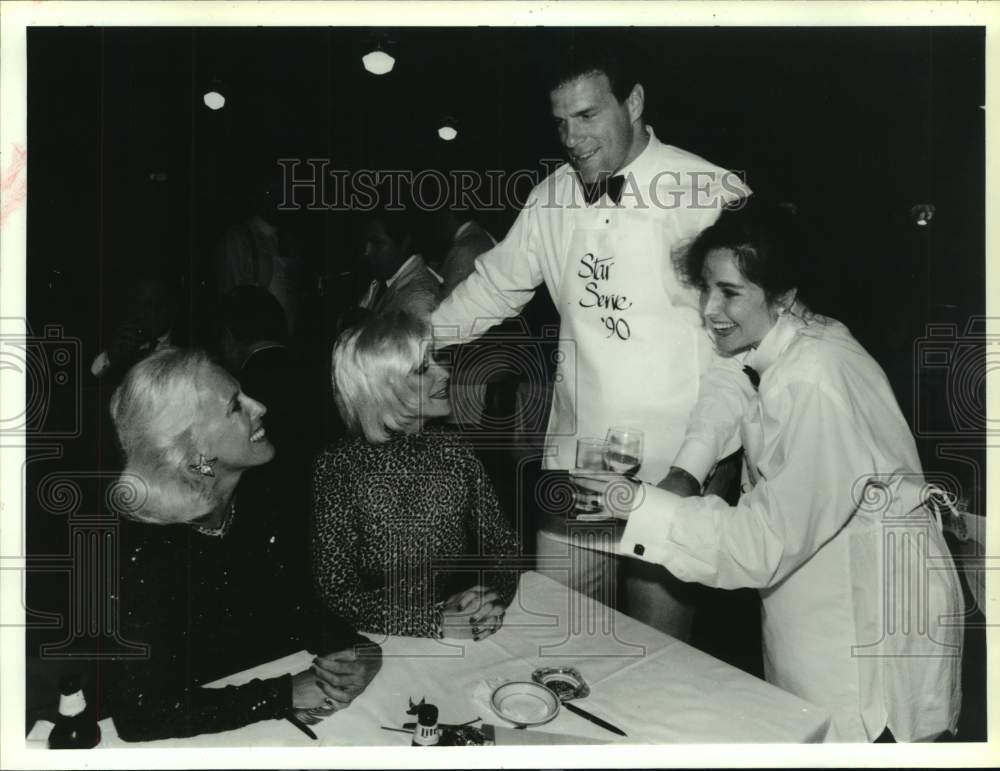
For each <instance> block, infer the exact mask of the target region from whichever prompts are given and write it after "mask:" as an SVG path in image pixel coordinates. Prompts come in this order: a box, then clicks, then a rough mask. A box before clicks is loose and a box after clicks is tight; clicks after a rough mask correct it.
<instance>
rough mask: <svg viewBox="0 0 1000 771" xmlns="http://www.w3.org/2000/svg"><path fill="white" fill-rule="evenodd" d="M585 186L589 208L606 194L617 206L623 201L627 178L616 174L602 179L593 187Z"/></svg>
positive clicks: (584, 192)
mask: <svg viewBox="0 0 1000 771" xmlns="http://www.w3.org/2000/svg"><path fill="white" fill-rule="evenodd" d="M581 184H582V185H583V197H584V199H585V200H586V201H587V206H593V205H594V204H595V203H596V202H597V201H599V200H600V198H601V196H602V195H604V194H605V193H607V194H608V198H610V199H611V200H612V201H613V202H614V203H615V204H617V203H619V202H620V201H621V200H622V188H623V187H624V186H625V177H624V175H622V174H615V176H613V177H601V178H600V179H599V180H597V181H596V182H594V183H593V184H592V185H587V184H584V183H583V182H582V181H581Z"/></svg>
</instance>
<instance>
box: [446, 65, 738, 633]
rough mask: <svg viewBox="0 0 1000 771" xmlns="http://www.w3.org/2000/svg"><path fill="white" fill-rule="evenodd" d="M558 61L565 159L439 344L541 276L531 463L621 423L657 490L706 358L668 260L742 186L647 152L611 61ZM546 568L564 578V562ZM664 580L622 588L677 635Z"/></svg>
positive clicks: (641, 614) (508, 307) (692, 308)
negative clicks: (637, 438)
mask: <svg viewBox="0 0 1000 771" xmlns="http://www.w3.org/2000/svg"><path fill="white" fill-rule="evenodd" d="M564 62H565V63H564V65H563V66H562V67H561V68H560V70H559V72H558V73H557V74H556V76H555V77H553V78H552V79H551V84H552V88H551V89H550V92H549V95H550V101H551V109H552V116H553V118H554V120H555V124H556V128H557V130H558V132H559V138H560V141H561V142H562V144H563V147H564V148H565V149H566V152H567V155H568V157H569V163H568V164H564V165H563V166H561V167H559V168H558V169H557V170H556V171H555V172H554V173H552V174H551V175H549V176H548V177H547V178H546V179H545V180H544V181H543V182H542V183H541V184H540V185H538V186H537V187H536V188H535V189H534V190H533V191H532V193H531V195H530V196H529V198H528V201H527V203H526V205H525V207H524V209H523V210H522V211H521V213H520V215H519V216H518V218H517V221H516V222H515V223H514V225H513V227H512V228H511V230H510V232H509V233H508V235H507V237H506V238H505V239H504V240H503V241H502V242H501V243H500V244H499V245H497V246H496V247H495V248H494V249H491V250H490V251H489V252H486V253H485V254H483V255H482V256H480V257H479V258H478V259H477V261H476V269H475V271H474V272H473V273H472V274H471V275H470V276H469V277H468V278H467V279H466V280H465V281H464V282H463V283H462V284H460V285H459V286H458V287H456V288H455V290H454V291H453V292H452V293H451V295H450V296H449V297H448V298H447V299H446V300H444V302H442V304H441V305H440V307H439V308H438V309H437V311H435V313H434V314H433V316H432V322H433V324H434V327H435V335H436V338H437V340H438V344H439V345H447V344H450V343H460V342H465V341H467V340H470V339H473V338H475V337H476V336H478V335H480V334H482V333H483V332H484V331H485V329H487V328H488V327H490V326H492V325H493V324H496V323H498V322H499V321H501V320H502V319H504V318H507V317H510V316H513V315H516V314H517V313H518V312H519V311H520V310H521V308H523V307H524V305H525V304H526V303H527V302H528V301H529V300H530V299H531V297H532V295H533V293H534V290H535V288H536V287H537V286H539V285H540V284H541V283H542V282H544V283H545V284H546V285H547V287H548V289H549V292H550V294H551V296H552V298H553V301H554V302H555V305H556V307H557V309H558V310H559V313H560V318H561V329H560V351H559V364H558V371H557V374H556V378H555V385H554V394H553V404H552V409H551V413H550V417H549V424H548V430H547V437H546V445H547V449H546V455H545V458H544V461H543V463H544V466H545V467H546V468H549V469H569V468H571V467H572V466H573V465H574V462H575V445H576V440H577V438H578V437H583V436H599V437H603V436H604V435H605V433H606V432H607V430H608V428H609V427H610V426H612V425H631V426H635V427H637V428H640V429H642V430H643V431H644V433H645V449H644V457H643V462H642V467H641V469H640V471H639V472H638V476H639V477H640V478H642V479H644V480H647V481H651V482H659V481H660V480H661V479H663V478H664V477H665V476H666V474H667V472H668V470H669V468H670V465H671V462H672V461H673V460H674V456H675V455H676V453H677V450H678V449H679V447H680V444H681V440H682V439H683V437H684V430H685V427H686V426H687V423H688V419H689V418H690V416H691V411H692V409H693V407H694V405H695V401H696V399H697V396H698V390H699V379H700V375H701V373H702V372H703V371H704V370H705V369H706V367H707V366H708V365H709V364H710V363H711V362H712V361H713V360H714V359H715V358H716V357H715V354H714V352H713V350H712V346H711V343H710V341H709V340H708V337H707V335H706V334H705V332H704V330H703V328H702V324H701V320H700V316H699V313H698V293H697V291H696V290H695V289H693V288H691V287H688V286H685V285H683V284H682V283H681V282H680V280H679V279H678V277H677V276H676V275H675V273H674V270H673V268H672V263H671V251H672V250H673V249H675V248H676V247H677V246H679V245H681V244H683V243H684V242H685V241H686V240H687V239H689V238H692V237H693V236H694V235H696V234H697V233H698V232H700V231H701V230H702V229H703V228H705V227H707V226H708V225H710V224H711V223H712V222H714V220H715V219H716V217H717V216H718V212H719V209H720V208H721V207H722V206H723V205H725V204H726V203H729V202H731V201H734V200H738V199H740V198H742V197H743V196H745V195H747V194H748V193H749V190H748V189H747V188H746V187H745V186H744V185H743V184H742V182H741V181H740V180H739V179H738V178H737V177H736V176H735V175H733V174H732V173H730V172H727V171H725V170H724V169H721V168H719V167H717V166H714V165H713V164H711V163H709V162H707V161H705V160H703V159H702V158H699V157H697V156H695V155H693V154H691V153H688V152H685V151H684V150H680V149H678V148H675V147H671V146H668V145H664V144H662V143H660V141H659V140H658V139H657V138H656V136H655V134H654V133H653V130H652V128H650V127H647V126H646V124H645V122H644V121H643V108H644V103H645V92H644V90H643V87H642V85H641V84H640V83H639V82H638V80H637V79H636V78H635V77H634V76H632V74H631V73H630V72H629V71H628V65H627V62H625V61H624V58H623V57H622V56H621V55H620V52H618V51H616V50H613V49H611V48H608V47H603V48H602V47H599V46H587V47H586V48H580V49H576V50H572V51H569V52H567V55H566V57H565V59H564ZM740 376H741V377H742V375H740ZM538 544H539V545H538V553H539V559H540V564H539V568H540V569H541V570H542V571H543V572H546V570H545V567H546V565H545V563H547V564H548V565H552V564H554V562H553V561H552V559H551V555H552V554H558V553H560V552H561V554H562V555H563V557H562V559H563V560H565V559H566V556H565V555H566V552H565V546H562V545H561V544H557V543H554V542H553V541H552V540H551V539H548V538H547V537H546V536H545V534H544V533H543V532H542V533H539V539H538ZM598 559H599V558H598V557H597V556H596V554H594V553H591V555H590V556H588V557H587V559H585V560H579V559H575V558H574V559H572V560H570V562H571V563H572V565H573V567H572V568H571V569H570V575H569V583H570V585H572V586H574V587H575V588H577V589H579V590H581V591H584V592H585V593H587V594H589V595H591V596H600V595H603V596H604V597H605V598H607V596H608V592H609V589H608V580H609V578H612V577H613V573H614V566H613V565H609V564H599V562H598ZM549 572H550V574H551V575H552V576H553V577H555V578H561V579H565V578H566V568H565V567H563V568H561V569H554V570H551V571H549ZM668 578H669V577H668ZM612 580H613V578H612ZM671 583H672V582H671V581H670V580H660V579H659V578H658V577H654V578H644V577H636V578H634V580H633V579H630V582H629V588H628V593H629V611H630V613H632V615H635V616H636V617H638V618H640V619H642V620H643V621H646V622H647V623H651V624H653V625H655V626H657V627H659V628H660V629H664V630H665V631H668V632H670V633H672V634H675V635H677V636H681V637H683V636H686V634H687V632H688V630H689V626H690V609H689V608H686V607H684V605H683V604H682V603H680V602H677V601H675V600H674V599H673V595H674V594H676V593H677V592H676V589H677V587H676V585H673V586H672V587H671Z"/></svg>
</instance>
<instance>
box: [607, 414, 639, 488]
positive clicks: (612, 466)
mask: <svg viewBox="0 0 1000 771" xmlns="http://www.w3.org/2000/svg"><path fill="white" fill-rule="evenodd" d="M642 445H643V435H642V431H640V430H639V429H637V428H630V427H627V426H612V427H611V428H609V429H608V438H607V449H606V450H605V451H604V467H605V468H606V469H608V470H609V471H614V472H615V473H618V474H624V475H625V476H627V477H631V476H634V475H635V474H637V473H638V472H639V468H640V467H641V466H642Z"/></svg>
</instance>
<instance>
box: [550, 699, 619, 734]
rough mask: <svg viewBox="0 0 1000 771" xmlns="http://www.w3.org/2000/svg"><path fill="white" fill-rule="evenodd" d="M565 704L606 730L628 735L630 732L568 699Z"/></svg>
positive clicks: (567, 707)
mask: <svg viewBox="0 0 1000 771" xmlns="http://www.w3.org/2000/svg"><path fill="white" fill-rule="evenodd" d="M563 706H564V707H565V708H566V709H568V710H569V711H570V712H574V713H576V714H577V715H579V716H580V717H582V718H584V719H585V720H589V721H590V722H591V723H593V724H594V725H599V726H600V727H601V728H603V729H605V730H606V731H611V733H613V734H618V735H619V736H628V734H627V733H625V732H624V731H623V730H622V729H620V728H618V726H613V725H611V723H609V722H607V721H606V720H601V719H600V718H599V717H597V715H591V714H590V713H589V712H587V710H585V709H582V708H581V707H578V706H576V705H575V704H570V703H569V702H568V701H564V702H563Z"/></svg>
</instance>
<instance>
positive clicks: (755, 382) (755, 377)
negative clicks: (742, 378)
mask: <svg viewBox="0 0 1000 771" xmlns="http://www.w3.org/2000/svg"><path fill="white" fill-rule="evenodd" d="M743 374H744V375H746V376H747V378H748V379H749V380H750V385H752V386H753V390H754V391H756V390H757V389H758V388H760V373H759V372H758V371H757V370H755V369H754V368H753V367H744V368H743Z"/></svg>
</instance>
